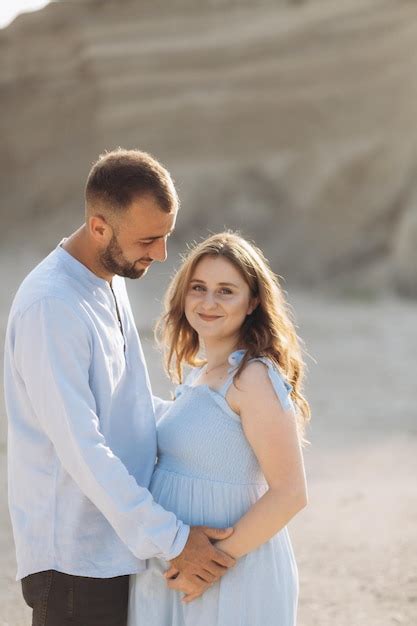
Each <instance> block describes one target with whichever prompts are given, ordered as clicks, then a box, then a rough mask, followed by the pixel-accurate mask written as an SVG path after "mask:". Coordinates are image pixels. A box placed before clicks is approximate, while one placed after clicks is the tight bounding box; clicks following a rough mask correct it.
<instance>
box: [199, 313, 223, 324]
mask: <svg viewBox="0 0 417 626" xmlns="http://www.w3.org/2000/svg"><path fill="white" fill-rule="evenodd" d="M197 315H198V316H199V317H201V319H202V320H204V321H205V322H213V321H215V320H219V319H220V318H221V317H223V316H222V315H205V314H204V313H197Z"/></svg>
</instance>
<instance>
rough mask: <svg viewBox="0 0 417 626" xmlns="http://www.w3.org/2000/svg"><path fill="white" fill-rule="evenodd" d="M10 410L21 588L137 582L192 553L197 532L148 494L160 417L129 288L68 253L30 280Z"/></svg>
mask: <svg viewBox="0 0 417 626" xmlns="http://www.w3.org/2000/svg"><path fill="white" fill-rule="evenodd" d="M116 301H117V306H118V309H119V313H120V319H121V326H120V325H119V320H118V315H117V309H116ZM5 400H6V409H7V414H8V420H9V435H8V477H9V509H10V515H11V520H12V526H13V533H14V539H15V544H16V556H17V565H18V571H17V579H20V578H23V577H24V576H27V575H28V574H31V573H34V572H39V571H43V570H48V569H55V570H58V571H61V572H65V573H68V574H74V575H79V576H93V577H98V578H107V577H112V576H118V575H122V574H131V573H135V572H139V571H141V570H143V569H144V567H145V562H144V561H143V559H147V558H149V557H154V556H158V557H161V558H163V559H171V558H174V557H175V556H177V555H178V554H179V553H180V552H181V551H182V550H183V547H184V545H185V543H186V541H187V538H188V534H189V527H188V526H187V525H185V524H183V523H182V522H181V521H180V520H178V519H177V518H176V517H175V515H174V514H173V513H170V512H168V511H165V510H164V509H163V508H162V507H161V506H159V505H158V504H156V503H155V502H154V500H153V499H152V496H151V494H150V493H149V491H148V486H149V483H150V478H151V476H152V472H153V468H154V463H155V458H156V427H155V414H154V408H155V407H154V399H153V397H152V392H151V387H150V383H149V378H148V373H147V370H146V364H145V360H144V356H143V352H142V347H141V344H140V340H139V336H138V333H137V330H136V326H135V323H134V319H133V315H132V311H131V308H130V303H129V299H128V295H127V292H126V286H125V282H124V279H122V278H120V277H118V276H116V277H114V278H113V280H112V286H111V287H110V284H109V283H108V282H107V281H105V280H103V279H101V278H99V277H98V276H96V275H95V274H94V273H92V272H91V271H90V270H89V269H87V267H85V266H84V265H83V264H82V263H80V262H79V261H77V260H76V259H75V258H74V257H72V256H71V255H70V254H69V253H68V252H66V251H65V250H64V249H63V248H62V247H61V246H58V247H57V248H56V249H55V250H54V251H53V252H52V253H51V254H50V255H49V256H47V257H46V258H45V259H44V260H43V261H42V262H41V263H40V264H39V265H38V266H37V267H36V268H35V269H34V270H33V271H32V272H31V273H30V274H29V275H28V276H27V277H26V279H25V280H24V281H23V283H22V284H21V286H20V288H19V290H18V292H17V294H16V296H15V299H14V302H13V305H12V309H11V312H10V317H9V322H8V327H7V333H6V344H5Z"/></svg>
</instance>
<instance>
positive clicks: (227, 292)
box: [220, 287, 233, 296]
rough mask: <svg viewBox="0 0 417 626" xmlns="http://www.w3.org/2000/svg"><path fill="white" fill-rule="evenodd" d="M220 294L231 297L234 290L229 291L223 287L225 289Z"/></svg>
mask: <svg viewBox="0 0 417 626" xmlns="http://www.w3.org/2000/svg"><path fill="white" fill-rule="evenodd" d="M220 293H221V294H223V295H226V296H229V295H230V294H232V293H233V292H232V290H231V289H228V288H227V287H223V289H221V290H220Z"/></svg>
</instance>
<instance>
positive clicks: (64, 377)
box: [5, 149, 309, 626]
mask: <svg viewBox="0 0 417 626" xmlns="http://www.w3.org/2000/svg"><path fill="white" fill-rule="evenodd" d="M177 211H178V198H177V194H176V191H175V188H174V185H173V182H172V180H171V177H170V175H169V173H168V172H167V170H166V169H165V168H164V167H162V165H161V164H160V163H158V162H157V161H156V160H155V159H153V158H152V157H151V156H150V155H148V154H146V153H143V152H139V151H136V150H121V149H119V150H116V151H113V152H110V153H107V154H105V155H103V156H102V157H100V159H99V160H98V161H97V163H95V165H94V166H93V167H92V170H91V171H90V174H89V177H88V180H87V185H86V219H85V224H84V225H83V226H82V227H81V228H80V229H79V230H77V231H76V232H75V233H73V234H72V235H71V236H70V237H69V238H67V239H64V240H63V241H62V242H61V243H60V244H59V245H58V246H57V248H56V249H55V250H54V251H53V252H52V253H51V254H49V256H47V257H46V258H45V259H44V260H43V261H42V262H41V263H40V264H39V265H38V266H37V267H36V268H35V269H34V270H33V271H32V272H31V273H30V274H29V275H28V276H27V277H26V279H25V280H24V281H23V283H22V285H21V286H20V288H19V290H18V292H17V294H16V296H15V299H14V302H13V305H12V309H11V312H10V317H9V323H8V328H7V334H6V345H5V397H6V408H7V413H8V418H9V438H8V446H9V449H8V459H9V506H10V513H11V519H12V525H13V533H14V539H15V544H16V555H17V564H18V572H17V579H18V580H21V582H22V591H23V595H24V598H25V600H26V602H27V604H28V605H29V606H30V607H31V608H32V609H33V622H32V624H33V625H34V626H41V625H42V626H65V625H67V624H68V625H69V624H71V625H73V626H125V625H126V624H128V625H129V626H199V625H201V626H235V625H236V626H237V625H239V626H295V623H296V605H297V592H298V581H297V569H296V564H295V561H294V556H293V552H292V548H291V544H290V540H289V537H288V534H287V530H286V527H285V526H286V524H287V522H288V521H289V520H290V519H291V518H292V517H293V516H294V515H295V514H296V513H297V512H298V511H299V510H300V509H301V508H303V507H304V506H305V503H306V488H305V478H304V470H303V462H302V455H301V445H300V442H301V441H302V433H303V426H304V423H305V421H306V420H307V418H308V415H309V407H308V404H307V402H306V400H305V399H304V398H303V395H302V391H301V382H302V375H303V363H302V359H301V355H300V348H299V343H298V339H297V336H296V333H295V330H294V326H293V324H292V322H291V321H290V318H289V315H288V312H287V305H286V302H285V299H284V296H283V293H282V291H281V290H280V287H279V285H278V284H277V281H276V279H275V277H274V275H273V274H272V272H271V270H270V269H269V267H268V264H267V262H266V261H265V259H264V257H263V256H262V254H261V252H260V251H259V250H258V249H256V248H255V247H254V246H252V245H251V244H249V243H248V242H247V241H245V240H244V239H242V238H241V237H239V236H238V235H235V234H231V233H221V234H218V235H213V236H211V237H209V238H208V239H207V240H205V241H203V242H202V243H200V244H199V245H197V246H196V247H195V248H194V249H193V250H192V251H191V252H190V253H189V255H188V257H187V258H186V259H185V260H184V261H183V264H182V265H181V267H180V268H179V270H178V272H177V274H176V276H175V277H174V279H173V281H172V282H171V285H170V287H169V290H168V293H167V298H166V310H165V314H164V316H163V317H162V319H161V321H160V323H159V334H160V337H161V340H162V343H163V345H164V348H165V352H166V365H167V369H168V371H169V372H170V373H171V375H172V378H173V379H176V380H177V382H178V383H180V384H179V385H178V386H177V388H176V397H175V400H174V401H172V402H168V401H163V400H160V399H159V398H156V397H155V396H153V395H152V390H151V386H150V383H149V378H148V373H147V369H146V364H145V361H144V356H143V352H142V348H141V344H140V340H139V337H138V334H137V331H136V326H135V323H134V318H133V314H132V311H131V308H130V304H129V299H128V296H127V292H126V287H125V282H124V278H123V277H128V278H140V277H141V276H143V275H144V274H145V273H146V271H147V269H148V267H149V266H150V264H151V263H152V262H153V261H164V260H165V258H166V245H167V238H168V237H169V235H170V234H171V233H172V231H173V230H174V228H175V222H176V218H177ZM139 314H140V312H139ZM183 366H187V367H188V368H189V373H188V376H187V377H186V379H185V381H184V382H183V378H182V376H183ZM155 462H156V464H155ZM129 575H131V576H129ZM129 583H130V590H129Z"/></svg>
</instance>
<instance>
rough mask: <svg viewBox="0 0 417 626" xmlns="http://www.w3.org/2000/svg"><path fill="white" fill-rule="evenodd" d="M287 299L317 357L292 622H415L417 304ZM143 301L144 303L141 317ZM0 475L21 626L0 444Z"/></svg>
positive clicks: (9, 599) (160, 379)
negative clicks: (306, 494) (297, 600)
mask: <svg viewBox="0 0 417 626" xmlns="http://www.w3.org/2000/svg"><path fill="white" fill-rule="evenodd" d="M161 276H162V274H160V276H159V278H161ZM164 276H165V277H166V273H165V275H164ZM158 280H159V279H158ZM148 284H150V283H148ZM153 284H155V282H154V283H153ZM143 285H145V281H144V282H143ZM149 288H150V287H142V286H141V287H140V289H139V290H138V291H135V292H133V293H132V295H133V304H134V310H135V312H136V315H137V317H138V323H139V326H140V327H141V328H142V335H143V339H144V349H145V352H146V355H147V358H148V362H149V367H150V372H151V377H152V379H153V381H154V388H155V391H156V392H157V393H159V394H160V395H165V396H166V395H167V387H168V386H167V382H166V380H165V379H164V376H163V373H162V369H161V366H160V362H159V355H158V354H157V352H156V351H155V350H154V348H153V345H152V338H151V334H150V332H149V326H150V321H149V320H150V317H152V315H153V314H154V313H155V312H156V311H157V309H158V306H159V304H158V301H157V298H156V297H152V298H151V300H149V299H148V298H147V297H146V296H147V295H149V293H150V292H149V291H147V290H149ZM135 289H137V288H136V286H135ZM8 293H9V294H10V292H8ZM290 295H291V301H292V304H293V306H294V308H295V310H296V312H297V320H298V324H299V332H300V334H301V335H302V336H303V337H304V339H305V341H306V344H307V348H308V352H309V353H310V354H311V355H312V356H313V357H314V359H315V361H316V362H313V361H312V360H311V359H309V373H308V386H307V392H308V396H309V398H310V400H311V403H312V409H313V421H312V424H311V428H310V430H309V438H310V440H311V445H310V446H309V447H308V448H307V449H306V451H305V459H306V466H307V473H308V479H309V494H310V503H309V506H308V508H306V509H305V510H304V511H303V512H302V513H301V514H300V515H299V516H298V517H297V518H296V519H295V520H294V521H293V522H292V523H291V525H290V531H291V535H292V539H293V543H294V549H295V552H296V555H297V560H298V565H299V570H300V582H301V596H300V610H299V621H298V624H299V626H390V625H398V624H401V625H404V626H405V625H406V626H415V624H417V565H416V563H417V559H416V544H417V541H416V534H415V528H416V522H417V498H416V487H415V477H416V473H417V446H416V441H417V420H416V417H417V410H416V404H415V400H414V396H415V390H416V388H417V387H416V382H415V377H416V354H417V325H416V314H417V303H412V302H404V301H397V300H394V299H392V298H390V297H383V298H380V299H363V298H362V299H360V300H358V299H353V298H350V299H342V298H337V297H335V296H333V297H331V296H329V295H323V294H321V295H319V294H314V295H311V294H308V293H291V294H290ZM7 297H8V296H7V294H6V296H5V298H6V299H7ZM143 301H146V302H147V310H149V307H150V308H151V309H152V307H153V309H152V311H151V312H152V315H151V316H148V317H147V318H146V319H145V318H142V316H141V314H140V311H141V307H140V303H141V302H143ZM150 301H152V302H151V305H150V304H149V303H150ZM4 311H5V309H4V308H3V307H2V322H3V323H4V317H5V315H4ZM146 328H148V331H146ZM3 413H4V411H3ZM2 419H4V415H3V418H2ZM3 432H4V422H3ZM3 439H4V438H3ZM0 476H1V489H0V513H1V528H0V553H1V559H2V562H1V570H0V572H1V583H0V626H24V625H28V624H29V623H30V616H29V612H28V610H27V609H26V607H25V606H24V602H23V600H22V598H21V596H20V588H19V585H18V584H17V583H16V582H15V581H14V574H15V561H14V549H13V541H12V535H11V529H10V524H9V519H8V513H7V503H6V460H5V444H4V443H3V444H2V448H1V474H0ZM248 626H250V625H248ZM277 626H279V625H278V624H277Z"/></svg>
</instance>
